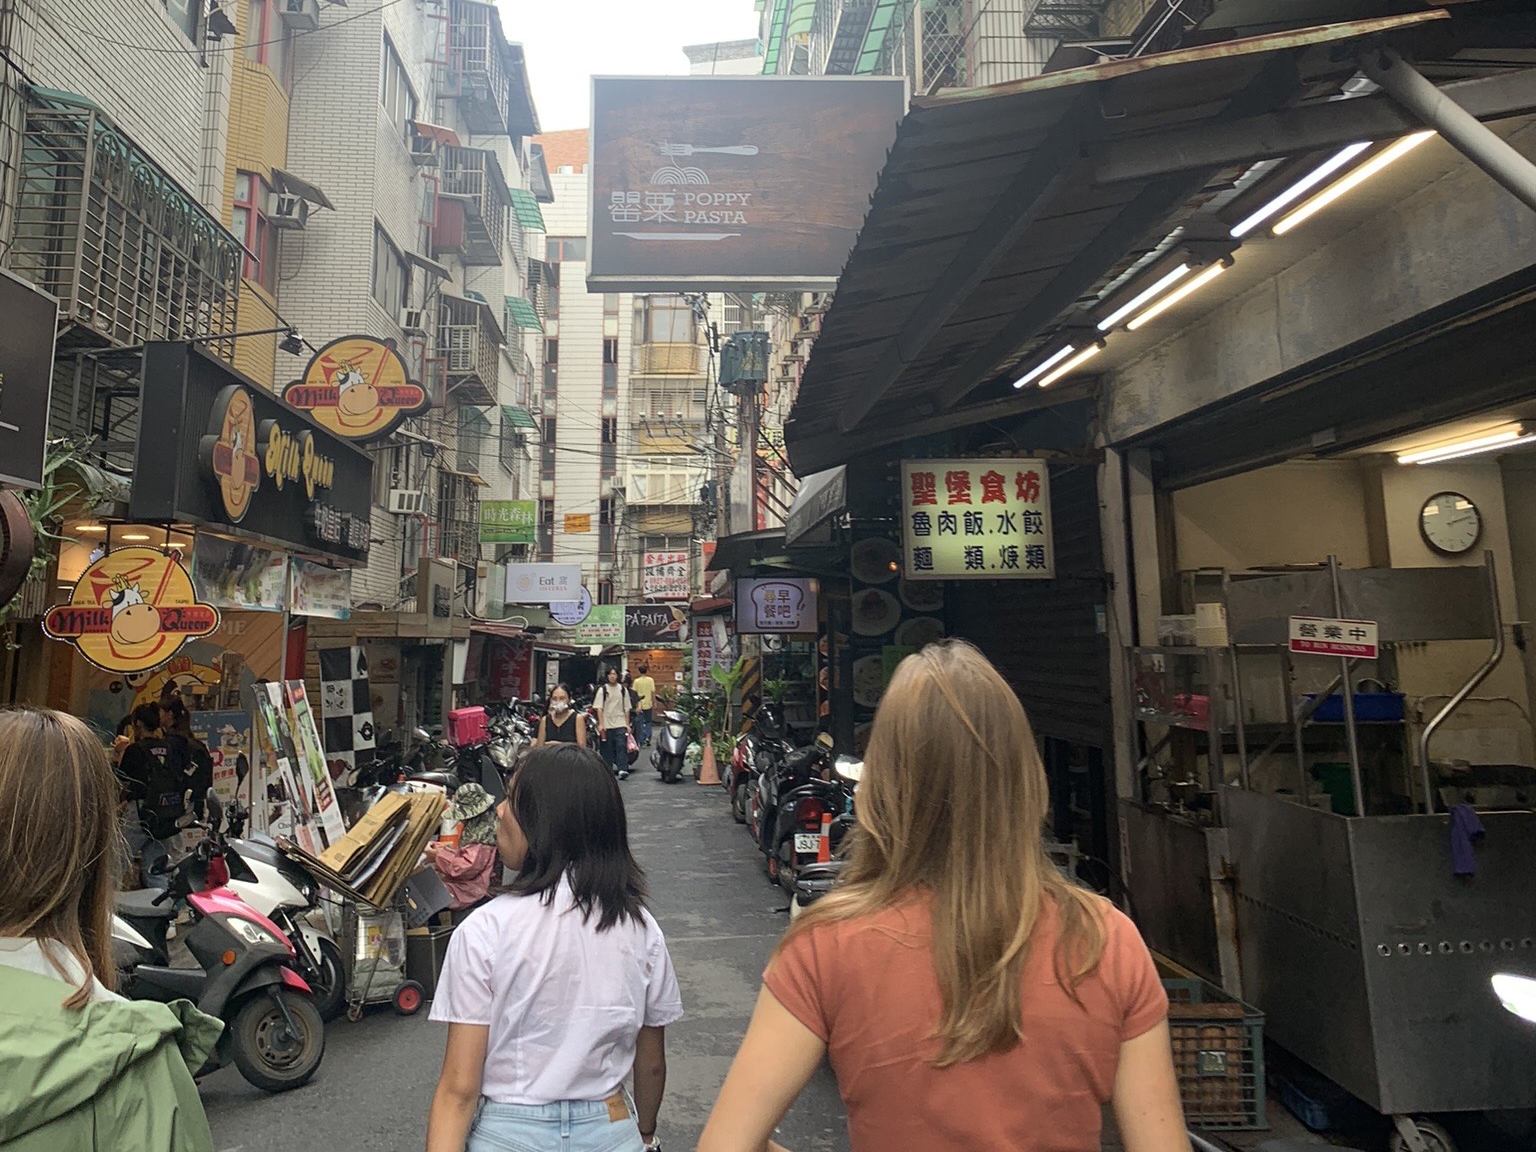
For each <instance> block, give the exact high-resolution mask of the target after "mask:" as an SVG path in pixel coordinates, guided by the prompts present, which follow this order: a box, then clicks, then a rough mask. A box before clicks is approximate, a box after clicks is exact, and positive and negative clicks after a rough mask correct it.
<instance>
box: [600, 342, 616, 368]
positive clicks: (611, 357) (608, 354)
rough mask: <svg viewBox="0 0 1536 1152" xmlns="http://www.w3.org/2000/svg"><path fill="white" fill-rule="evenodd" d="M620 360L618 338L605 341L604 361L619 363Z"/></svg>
mask: <svg viewBox="0 0 1536 1152" xmlns="http://www.w3.org/2000/svg"><path fill="white" fill-rule="evenodd" d="M618 362H619V342H618V339H617V338H612V339H605V340H604V341H603V363H604V364H617V363H618Z"/></svg>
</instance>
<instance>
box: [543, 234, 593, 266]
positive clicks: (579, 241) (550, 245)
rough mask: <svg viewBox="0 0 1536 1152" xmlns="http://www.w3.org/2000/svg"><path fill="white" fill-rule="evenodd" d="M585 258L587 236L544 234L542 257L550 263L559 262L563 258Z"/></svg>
mask: <svg viewBox="0 0 1536 1152" xmlns="http://www.w3.org/2000/svg"><path fill="white" fill-rule="evenodd" d="M586 258H587V238H586V237H585V236H546V237H545V238H544V259H545V260H547V261H549V262H550V263H551V264H559V263H560V262H561V261H563V260H585V259H586Z"/></svg>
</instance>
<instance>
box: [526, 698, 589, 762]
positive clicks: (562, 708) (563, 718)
mask: <svg viewBox="0 0 1536 1152" xmlns="http://www.w3.org/2000/svg"><path fill="white" fill-rule="evenodd" d="M533 744H534V747H536V748H537V747H538V746H539V745H541V744H574V745H576V746H577V747H578V748H585V747H586V746H587V722H586V720H585V718H583V717H582V716H579V715H578V714H577V713H576V709H575V708H573V707H572V706H571V690H570V689H569V688H567V687H566V686H565V685H564V684H561V685H558V686H557V687H556V688H555V690H554V691H553V692H551V693H550V694H549V709H548V711H546V712H545V713H544V715H542V716H540V717H539V730H538V732H537V733H536V734H535V735H534V738H533Z"/></svg>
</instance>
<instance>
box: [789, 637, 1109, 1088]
mask: <svg viewBox="0 0 1536 1152" xmlns="http://www.w3.org/2000/svg"><path fill="white" fill-rule="evenodd" d="M1049 799H1050V790H1049V787H1048V785H1047V782H1046V776H1045V768H1044V766H1043V765H1042V764H1041V762H1040V756H1039V754H1038V752H1037V751H1036V748H1035V737H1034V733H1033V731H1032V730H1031V729H1030V725H1029V719H1028V717H1026V716H1025V714H1024V708H1023V706H1022V705H1021V704H1020V703H1019V700H1018V698H1017V697H1016V696H1015V695H1014V694H1013V691H1012V690H1011V689H1010V688H1009V687H1008V685H1007V683H1006V682H1005V681H1004V680H1003V678H1002V677H1001V676H1000V675H998V672H997V670H996V669H995V668H993V667H992V665H991V664H990V663H989V662H988V661H987V658H986V657H985V656H983V655H982V654H981V653H980V652H978V651H977V650H976V649H975V648H974V647H972V646H971V645H970V644H967V643H965V642H964V641H955V640H949V641H944V642H942V643H939V644H934V645H930V646H929V647H927V648H924V649H923V650H922V651H920V652H917V653H915V654H914V655H911V656H908V657H907V658H906V659H905V660H903V661H902V662H901V664H900V666H899V667H898V668H897V669H896V675H895V676H894V677H893V678H892V679H891V685H890V687H889V688H888V689H887V690H886V693H885V697H884V699H883V700H882V701H881V703H880V710H879V712H878V713H877V714H876V716H875V724H874V729H873V731H872V732H871V734H870V741H869V749H868V752H867V754H866V756H865V773H864V778H863V781H862V783H861V784H860V787H859V796H858V813H859V824H858V829H857V831H856V832H855V833H854V836H853V841H852V848H851V851H850V853H849V860H848V870H847V873H846V877H845V882H844V884H843V885H842V886H841V887H840V888H838V889H837V890H835V891H834V892H832V893H830V894H829V895H827V896H825V897H824V898H823V899H821V900H820V901H819V902H817V903H816V904H815V905H814V906H813V907H812V908H811V909H810V910H809V911H808V912H807V914H806V915H805V916H803V917H801V918H800V919H799V920H798V921H796V923H795V926H794V927H793V928H792V929H791V930H790V932H789V934H788V936H786V940H787V939H789V938H791V937H793V936H794V935H796V934H797V933H799V932H803V931H806V930H807V929H809V928H811V927H813V926H814V925H816V924H821V923H826V922H828V921H836V920H850V919H853V918H855V917H860V916H867V915H870V914H872V913H874V912H877V911H880V910H882V909H885V908H889V907H890V906H892V905H893V904H895V903H898V902H900V901H901V900H904V899H906V898H909V897H911V896H913V895H916V894H919V893H923V894H927V895H931V898H932V915H933V963H934V969H935V972H936V974H937V976H938V982H939V990H940V992H941V994H942V997H943V1009H942V1011H941V1013H940V1016H939V1023H938V1027H937V1029H936V1031H935V1036H936V1037H937V1038H938V1039H939V1040H940V1041H941V1047H940V1051H939V1054H938V1056H937V1058H936V1059H935V1060H934V1065H935V1066H936V1067H939V1068H945V1067H949V1066H950V1065H953V1064H960V1063H963V1062H965V1061H967V1060H973V1059H975V1058H977V1057H979V1056H984V1055H986V1054H988V1053H990V1052H999V1051H1006V1050H1008V1049H1010V1048H1012V1047H1014V1046H1015V1045H1016V1044H1018V1043H1019V1041H1020V1039H1021V1038H1022V1036H1023V1025H1024V1021H1023V1007H1022V1002H1021V1001H1022V982H1023V981H1022V974H1023V968H1024V964H1025V961H1026V960H1027V959H1028V957H1029V953H1030V946H1031V942H1032V939H1033V937H1034V931H1035V926H1036V924H1037V923H1038V922H1039V919H1040V914H1041V906H1042V902H1043V901H1044V900H1046V899H1049V900H1051V901H1052V903H1053V904H1054V905H1055V907H1056V909H1057V910H1058V913H1059V916H1060V923H1061V933H1060V938H1059V940H1058V943H1057V947H1056V953H1055V957H1054V966H1055V970H1056V974H1057V979H1058V980H1060V981H1061V983H1062V985H1063V986H1064V987H1066V988H1067V989H1068V990H1069V991H1072V992H1073V993H1074V995H1075V990H1076V987H1077V985H1078V984H1079V983H1080V982H1081V981H1082V979H1083V978H1084V977H1085V976H1087V975H1088V974H1089V973H1090V972H1092V971H1093V970H1094V968H1095V967H1097V966H1098V963H1099V960H1100V958H1101V957H1102V956H1103V954H1104V942H1105V933H1106V929H1105V924H1104V918H1103V910H1102V904H1101V903H1100V901H1099V900H1098V898H1097V897H1096V896H1093V895H1092V894H1090V893H1088V892H1086V891H1084V890H1082V889H1080V888H1078V887H1076V886H1074V885H1072V884H1070V883H1068V882H1067V880H1066V879H1065V878H1064V877H1063V876H1062V875H1061V873H1060V872H1058V871H1057V870H1056V868H1055V867H1054V866H1053V865H1052V864H1051V862H1050V860H1049V859H1048V858H1047V857H1046V854H1045V846H1044V840H1043V837H1042V835H1041V832H1042V830H1043V826H1044V822H1045V817H1046V813H1047V809H1048V806H1049Z"/></svg>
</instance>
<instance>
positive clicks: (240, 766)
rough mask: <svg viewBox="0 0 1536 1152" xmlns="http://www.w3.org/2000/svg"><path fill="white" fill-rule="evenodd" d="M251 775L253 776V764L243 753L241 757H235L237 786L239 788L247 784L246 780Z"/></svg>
mask: <svg viewBox="0 0 1536 1152" xmlns="http://www.w3.org/2000/svg"><path fill="white" fill-rule="evenodd" d="M250 774H251V762H250V761H249V760H247V759H246V758H245V755H244V754H243V753H242V754H241V755H239V756H236V757H235V784H236V785H237V786H238V785H241V784H244V783H245V778H246V777H247V776H249V775H250Z"/></svg>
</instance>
